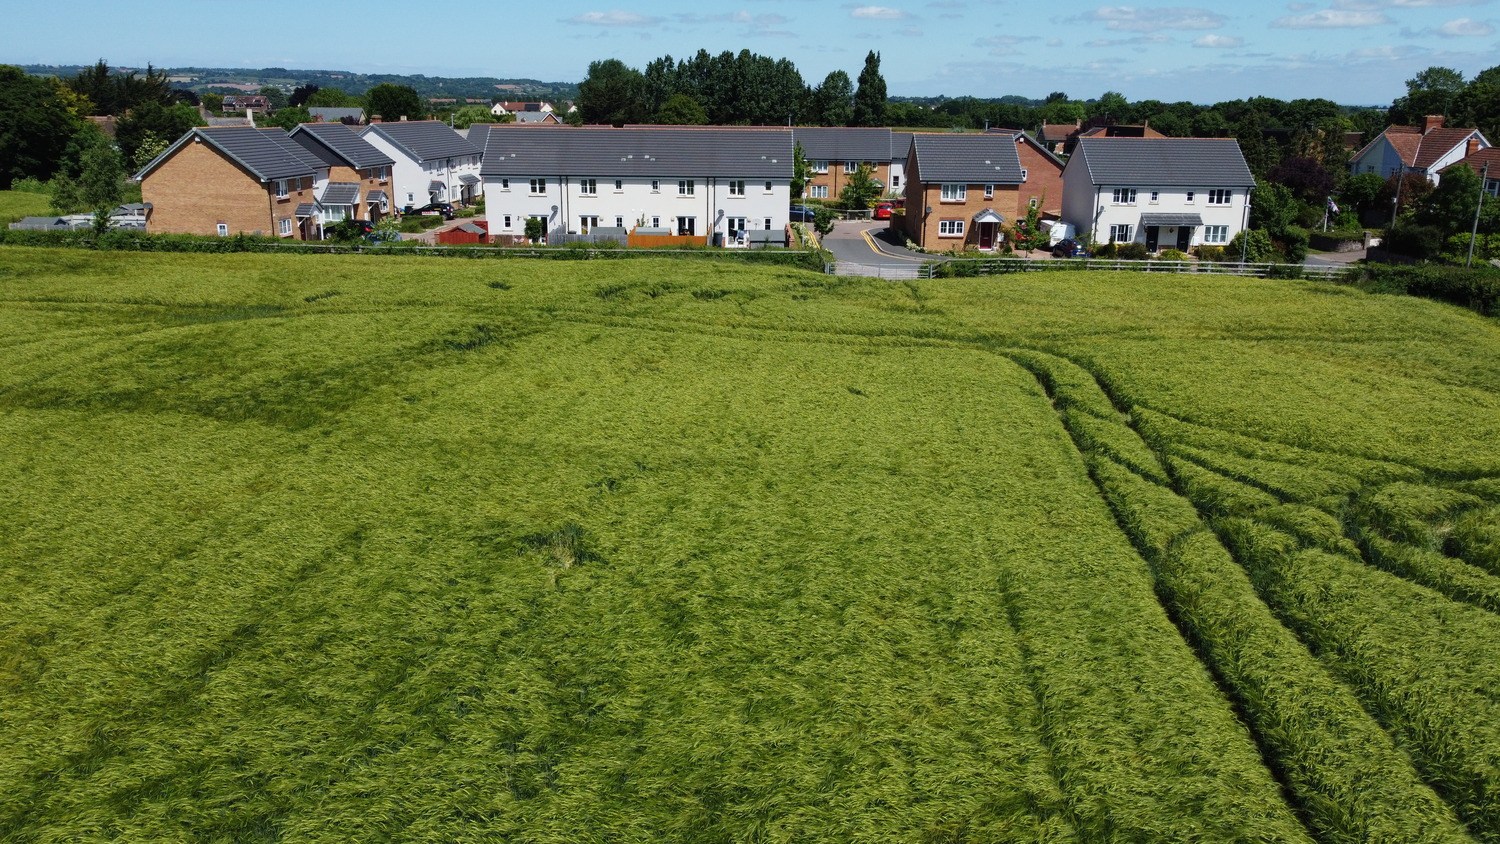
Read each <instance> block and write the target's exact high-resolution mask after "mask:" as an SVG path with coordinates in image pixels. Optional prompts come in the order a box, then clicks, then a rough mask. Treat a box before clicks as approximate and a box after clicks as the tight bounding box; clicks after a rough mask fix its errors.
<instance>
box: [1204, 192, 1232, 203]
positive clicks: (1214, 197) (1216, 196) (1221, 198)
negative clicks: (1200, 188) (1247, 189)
mask: <svg viewBox="0 0 1500 844" xmlns="http://www.w3.org/2000/svg"><path fill="white" fill-rule="evenodd" d="M1233 198H1234V191H1232V190H1221V189H1219V188H1215V189H1213V190H1211V191H1209V192H1208V204H1209V205H1228V204H1229V200H1231V199H1233Z"/></svg>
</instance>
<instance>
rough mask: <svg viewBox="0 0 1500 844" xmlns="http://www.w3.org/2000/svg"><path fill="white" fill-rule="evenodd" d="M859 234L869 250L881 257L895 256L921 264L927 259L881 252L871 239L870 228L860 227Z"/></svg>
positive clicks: (900, 259) (901, 259)
mask: <svg viewBox="0 0 1500 844" xmlns="http://www.w3.org/2000/svg"><path fill="white" fill-rule="evenodd" d="M859 234H860V237H863V238H864V239H865V245H866V246H868V247H870V251H871V252H874V253H875V254H877V255H879V256H880V257H882V258H895V259H896V260H898V261H917V262H919V263H923V264H925V263H927V259H926V258H908V257H906V256H905V255H892V254H891V253H889V252H882V251H881V250H880V247H878V246H876V245H875V241H874V240H873V239H871V237H870V230H869V229H862V230H860V233H859Z"/></svg>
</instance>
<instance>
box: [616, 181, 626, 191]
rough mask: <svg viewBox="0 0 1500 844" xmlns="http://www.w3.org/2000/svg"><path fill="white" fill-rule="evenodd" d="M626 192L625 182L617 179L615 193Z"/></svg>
mask: <svg viewBox="0 0 1500 844" xmlns="http://www.w3.org/2000/svg"><path fill="white" fill-rule="evenodd" d="M623 190H625V180H624V179H615V193H619V192H620V191H623Z"/></svg>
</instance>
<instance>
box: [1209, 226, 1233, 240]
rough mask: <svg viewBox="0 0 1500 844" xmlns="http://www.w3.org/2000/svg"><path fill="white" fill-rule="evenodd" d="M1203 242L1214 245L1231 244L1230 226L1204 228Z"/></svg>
mask: <svg viewBox="0 0 1500 844" xmlns="http://www.w3.org/2000/svg"><path fill="white" fill-rule="evenodd" d="M1203 242H1204V243H1212V244H1223V243H1228V242H1229V227H1228V226H1204V227H1203Z"/></svg>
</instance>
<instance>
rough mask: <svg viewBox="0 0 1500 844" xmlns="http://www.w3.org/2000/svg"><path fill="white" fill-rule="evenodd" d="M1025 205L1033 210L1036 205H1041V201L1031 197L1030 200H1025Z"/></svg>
mask: <svg viewBox="0 0 1500 844" xmlns="http://www.w3.org/2000/svg"><path fill="white" fill-rule="evenodd" d="M1026 204H1027V205H1028V206H1030V207H1032V208H1035V207H1037V205H1039V204H1041V200H1039V199H1037V198H1036V197H1034V196H1033V197H1032V198H1031V199H1028V200H1026Z"/></svg>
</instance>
